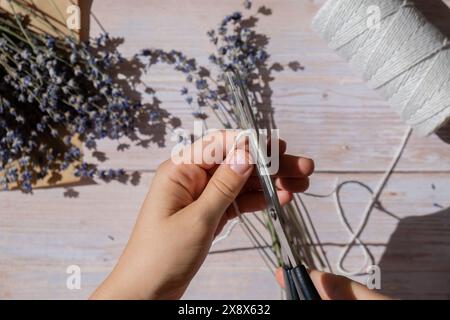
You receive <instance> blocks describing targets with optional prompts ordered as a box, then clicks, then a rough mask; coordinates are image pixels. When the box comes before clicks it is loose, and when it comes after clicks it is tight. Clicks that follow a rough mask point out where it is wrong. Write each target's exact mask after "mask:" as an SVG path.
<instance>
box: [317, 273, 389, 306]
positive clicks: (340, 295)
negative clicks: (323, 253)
mask: <svg viewBox="0 0 450 320" xmlns="http://www.w3.org/2000/svg"><path fill="white" fill-rule="evenodd" d="M310 276H311V280H312V281H313V282H314V285H315V286H316V288H317V290H318V291H319V294H320V296H321V297H322V299H325V300H385V299H389V298H388V297H386V296H384V295H382V294H379V293H378V292H375V291H373V290H370V289H368V288H367V287H366V286H363V285H362V284H360V283H358V282H355V281H352V280H350V279H348V278H346V277H343V276H337V275H334V274H329V273H323V272H319V271H315V270H312V271H311V272H310Z"/></svg>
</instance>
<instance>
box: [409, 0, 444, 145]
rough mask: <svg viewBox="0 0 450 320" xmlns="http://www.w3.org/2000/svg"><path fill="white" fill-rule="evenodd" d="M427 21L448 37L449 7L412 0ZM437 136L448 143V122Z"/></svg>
mask: <svg viewBox="0 0 450 320" xmlns="http://www.w3.org/2000/svg"><path fill="white" fill-rule="evenodd" d="M412 2H413V3H414V5H415V6H416V7H417V8H418V9H419V10H420V12H422V14H423V15H424V16H425V17H426V18H427V20H428V21H430V22H431V23H433V25H435V26H436V27H437V28H438V29H439V30H440V31H441V32H442V33H443V34H444V35H446V36H447V37H448V38H450V8H449V7H448V6H447V5H446V4H445V3H444V2H443V1H442V0H412ZM436 134H437V136H438V137H439V138H440V139H441V140H442V141H444V142H445V143H447V144H450V122H449V123H448V124H447V125H446V126H444V127H442V128H441V129H439V130H438V131H437V132H436Z"/></svg>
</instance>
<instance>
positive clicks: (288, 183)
mask: <svg viewBox="0 0 450 320" xmlns="http://www.w3.org/2000/svg"><path fill="white" fill-rule="evenodd" d="M274 183H275V188H277V189H278V190H285V191H289V192H292V193H297V192H304V191H306V190H307V189H308V188H309V178H279V177H278V178H275V179H274ZM244 190H246V191H259V190H262V188H261V183H260V181H259V178H258V177H250V178H249V179H248V182H247V183H246V184H245V187H244Z"/></svg>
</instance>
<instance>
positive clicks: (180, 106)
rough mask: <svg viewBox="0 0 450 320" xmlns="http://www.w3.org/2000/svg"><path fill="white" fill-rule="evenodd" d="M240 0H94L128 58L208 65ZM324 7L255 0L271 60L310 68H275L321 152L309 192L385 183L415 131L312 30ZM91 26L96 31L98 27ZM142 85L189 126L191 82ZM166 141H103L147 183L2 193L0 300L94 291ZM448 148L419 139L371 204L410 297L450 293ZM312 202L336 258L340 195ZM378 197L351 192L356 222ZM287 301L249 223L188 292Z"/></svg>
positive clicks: (379, 246) (295, 122) (377, 253)
mask: <svg viewBox="0 0 450 320" xmlns="http://www.w3.org/2000/svg"><path fill="white" fill-rule="evenodd" d="M241 2H242V1H241V0H229V1H228V0H227V1H219V0H208V1H205V0H186V1H175V0H166V1H156V0H152V1H149V0H129V1H119V0H110V1H94V3H93V11H94V12H95V14H96V16H97V17H98V18H99V19H100V20H101V21H102V23H103V25H104V26H105V28H106V29H107V30H108V31H109V32H110V33H111V34H112V35H113V36H118V37H123V38H124V39H125V40H124V41H125V42H124V44H123V45H122V46H121V50H122V51H123V52H124V54H125V56H128V57H130V56H132V55H133V54H134V53H136V52H137V51H138V50H140V49H142V48H143V47H161V48H164V49H172V48H175V49H179V50H182V51H184V52H186V53H187V54H188V55H190V56H192V57H195V58H196V59H198V61H200V63H202V64H205V65H206V64H207V57H208V55H209V53H210V52H211V50H212V48H211V47H210V45H209V43H208V41H207V38H206V36H205V31H206V30H208V29H209V28H211V27H215V26H216V25H217V24H218V22H219V21H220V19H221V18H222V17H223V16H224V15H225V14H227V13H229V12H233V11H235V10H236V9H237V8H239V7H240V5H241ZM323 2H324V1H323V0H320V1H309V0H301V1H299V0H283V1H275V0H267V1H255V3H256V6H257V7H258V6H260V5H266V6H267V7H268V8H271V9H272V15H270V16H266V17H260V18H261V19H260V22H259V23H258V30H260V31H261V32H264V33H267V34H268V35H270V40H271V41H270V49H269V50H270V52H271V55H272V56H271V60H272V61H273V62H280V63H282V64H287V63H289V62H291V61H294V60H298V61H299V62H301V63H302V65H304V66H305V67H306V69H305V70H304V71H301V72H293V71H290V70H286V71H284V72H280V73H277V74H275V80H274V81H273V82H272V90H273V92H274V94H273V107H274V109H275V117H276V122H277V126H278V127H279V128H280V130H281V134H282V135H283V137H285V138H286V140H287V141H288V143H289V147H288V149H289V151H290V152H291V153H296V154H303V155H306V156H309V157H313V158H314V159H315V160H316V162H317V169H318V171H319V173H317V174H315V176H314V177H313V180H312V184H311V190H310V191H311V192H313V193H320V194H326V193H328V192H330V191H331V190H332V189H333V187H334V184H335V181H336V179H337V178H338V177H339V180H340V181H346V180H356V181H361V182H363V183H364V184H367V185H368V186H369V187H370V188H374V187H375V186H376V184H377V183H378V180H379V179H380V178H381V174H380V172H382V171H384V170H385V168H386V166H387V164H388V163H389V161H390V160H391V158H392V156H393V155H394V153H395V150H396V148H397V146H398V144H399V142H400V140H401V137H402V135H403V132H404V131H405V130H406V127H405V126H404V125H403V124H402V123H401V122H400V120H399V118H398V116H397V115H396V114H394V113H393V112H392V111H391V110H390V109H389V107H388V106H387V104H386V103H385V102H383V101H382V100H381V99H380V98H378V97H377V96H376V95H375V94H374V93H373V92H371V91H370V90H369V89H367V87H366V86H365V84H363V83H362V82H361V81H360V80H359V78H358V77H356V76H354V75H353V74H352V72H351V71H350V70H349V68H348V66H347V64H346V63H345V62H343V61H342V60H340V59H339V57H337V56H336V55H335V54H334V53H333V52H332V51H331V50H329V49H328V48H327V47H326V45H325V44H324V43H323V42H322V41H321V40H320V39H319V38H318V37H317V36H316V35H315V34H314V33H312V31H311V29H310V21H311V19H312V16H313V15H314V14H315V12H317V10H318V8H319V6H320V4H322V3H323ZM446 2H447V4H450V1H446ZM429 10H431V9H429ZM91 31H92V34H95V33H97V32H99V28H98V26H96V25H95V22H92V28H91ZM142 80H143V81H145V82H146V83H147V84H148V85H150V86H151V87H153V88H154V89H155V90H156V91H157V92H158V96H159V97H160V98H161V100H162V101H163V104H162V107H163V108H165V109H167V110H169V111H170V112H172V113H173V114H174V115H176V116H178V117H180V118H181V120H182V122H183V125H184V126H185V127H187V128H191V127H192V117H191V115H190V110H189V109H188V108H187V107H186V106H185V105H184V103H183V102H182V99H181V97H180V96H179V94H178V91H179V88H180V87H181V86H183V79H182V77H181V76H180V75H178V74H175V73H173V72H172V71H171V70H170V68H164V67H159V68H155V69H154V70H153V71H152V73H151V74H149V75H145V76H143V77H142ZM144 97H148V96H146V95H145V94H144ZM212 123H213V124H214V122H212ZM169 140H170V136H169V135H167V136H166V147H164V148H161V147H158V146H156V145H151V146H150V147H149V148H142V147H132V148H131V149H130V150H128V151H127V152H119V151H117V150H116V147H117V143H116V142H113V141H104V142H102V143H101V145H100V146H101V149H102V150H104V151H105V155H104V156H105V157H106V158H107V159H106V161H104V162H100V165H101V166H104V167H124V168H126V169H127V170H138V171H139V172H140V173H141V179H140V182H139V184H137V185H136V186H133V185H130V184H129V185H122V184H119V183H117V182H112V183H109V184H107V183H104V182H100V181H97V182H96V184H92V183H86V184H85V185H80V186H76V187H74V190H75V191H74V190H72V189H67V188H66V189H62V188H50V189H46V190H36V191H35V193H34V195H32V196H27V195H23V194H21V193H20V192H9V193H0V298H4V299H8V298H20V299H25V298H41V299H54V298H64V299H84V298H86V297H88V295H89V294H90V292H92V290H94V288H95V287H96V286H97V285H98V284H99V283H100V282H101V280H102V279H103V278H104V277H105V276H106V275H107V273H108V272H109V271H110V270H111V268H112V266H113V265H114V263H115V261H116V259H117V258H118V256H119V254H120V252H121V250H122V249H123V247H124V245H125V243H126V241H127V239H128V236H129V233H130V230H131V228H132V226H133V224H134V220H135V218H136V215H137V212H138V210H139V207H140V204H141V202H142V200H143V198H144V196H145V194H146V192H147V187H148V185H149V183H150V181H151V178H152V175H153V171H154V170H155V169H156V167H157V165H158V164H159V163H160V162H161V161H162V160H164V159H166V158H167V157H168V155H169V154H170V145H171V142H170V141H169ZM121 142H122V141H121ZM449 156H450V151H449V145H448V144H446V143H444V142H443V141H442V140H441V139H439V138H438V137H437V136H432V137H430V138H428V139H422V138H417V137H414V138H413V139H412V141H411V143H410V144H409V145H408V147H407V150H406V152H405V155H404V157H403V159H402V161H401V163H400V164H399V168H398V169H399V171H400V172H399V173H395V174H394V175H393V177H392V178H391V180H390V182H389V184H388V185H387V187H386V189H385V191H384V192H383V195H382V197H381V203H382V205H383V207H384V209H385V210H384V211H382V210H380V209H375V210H374V211H373V213H372V216H371V218H370V222H369V225H368V227H367V229H366V230H365V231H364V232H363V234H362V238H363V239H364V240H365V241H366V242H367V244H368V246H369V248H370V250H371V252H372V254H373V256H374V258H375V262H376V263H378V264H379V265H380V267H381V271H382V288H383V291H384V292H385V293H388V294H391V295H393V296H396V297H400V298H411V297H412V298H426V297H433V298H449V289H448V288H450V286H449V284H450V280H449V274H450V258H449V255H448V254H447V252H449V250H448V245H449V242H450V225H449V221H450V220H449V215H450V212H449V210H448V209H447V208H449V207H450V199H449V197H448V194H449V192H450V184H449V179H450V161H448V159H449V158H450V157H449ZM94 160H95V159H94ZM320 172H321V173H320ZM77 193H79V194H78V195H77ZM64 194H65V195H64ZM70 196H73V198H71V197H70ZM75 196H76V197H75ZM302 199H304V201H305V204H306V206H307V208H308V209H309V211H310V214H311V218H312V220H313V221H314V223H315V226H316V228H317V232H318V234H319V235H320V239H321V241H322V242H323V243H322V244H323V246H324V248H325V250H326V252H327V256H328V257H329V260H330V263H331V265H332V266H333V267H334V266H335V264H336V261H337V259H338V257H339V255H340V253H341V252H342V249H343V246H344V245H345V243H346V242H347V240H348V239H349V236H348V234H347V233H346V230H345V229H344V228H343V227H342V226H341V224H340V221H339V218H338V216H337V215H336V210H335V207H334V202H333V200H332V198H324V199H317V198H312V197H308V196H302ZM368 199H369V193H368V191H367V190H365V189H364V188H362V187H361V186H359V187H358V186H356V185H348V186H347V187H345V188H344V189H343V190H342V201H343V204H344V208H345V212H346V214H347V216H348V219H349V221H350V224H351V225H352V226H356V225H357V224H358V223H359V219H360V215H361V212H362V211H363V209H364V207H365V205H366V203H367V201H368ZM385 211H387V212H388V213H386V212H385ZM361 262H362V257H361V253H360V251H359V248H357V247H355V248H354V249H352V251H351V253H350V255H349V258H348V260H346V261H345V265H346V266H347V267H349V268H356V267H358V266H359V265H360V263H361ZM72 264H75V265H79V266H80V267H81V268H82V271H83V278H82V290H81V291H70V290H67V288H66V286H65V283H66V279H67V274H66V273H65V272H66V268H67V266H69V265H72ZM357 279H358V280H359V281H362V282H364V281H365V279H364V278H357ZM279 297H280V293H279V289H278V287H277V285H276V283H275V281H274V280H273V277H272V274H271V273H270V272H269V271H268V270H267V268H266V267H265V266H264V264H263V263H262V261H261V259H260V258H259V256H258V253H257V251H256V250H254V249H252V245H251V243H250V242H249V240H248V239H247V238H246V237H245V235H244V234H243V232H242V230H241V229H240V228H236V229H235V230H234V231H233V233H232V234H231V236H230V237H229V238H228V239H227V240H226V241H224V242H222V243H220V244H218V245H217V247H215V248H213V249H212V254H210V256H209V257H208V258H207V261H206V263H205V265H204V267H203V268H202V269H201V271H200V273H199V275H198V276H197V277H196V278H195V279H194V281H193V283H192V285H191V287H190V288H189V290H188V292H187V294H186V296H185V298H194V299H197V298H212V299H223V298H231V299H245V298H247V299H248V298H254V299H262V298H265V299H279Z"/></svg>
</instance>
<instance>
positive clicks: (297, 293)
mask: <svg viewBox="0 0 450 320" xmlns="http://www.w3.org/2000/svg"><path fill="white" fill-rule="evenodd" d="M225 81H226V86H227V89H228V93H229V94H230V96H231V99H232V103H233V105H234V109H235V113H236V115H237V118H238V121H239V126H240V129H243V130H248V131H249V132H253V135H250V139H249V140H250V143H251V145H252V147H253V148H251V149H252V150H253V153H252V156H253V159H254V161H255V165H256V168H257V171H258V176H259V180H260V183H261V187H262V190H263V193H264V197H265V200H266V202H267V210H268V213H269V217H270V219H271V220H272V223H273V225H274V228H275V232H276V234H277V236H278V239H279V241H280V246H281V255H282V260H283V266H282V267H283V277H284V283H285V287H286V288H285V289H286V297H287V299H288V300H321V298H320V295H319V293H318V292H317V289H316V288H315V287H314V284H313V282H312V280H311V278H310V276H309V273H308V270H307V269H306V267H305V266H304V265H303V264H302V262H301V261H299V259H298V255H295V254H294V246H293V241H292V240H291V239H290V238H289V237H288V236H287V235H288V233H287V232H286V231H285V230H287V228H288V223H287V219H286V214H285V212H284V210H283V207H282V206H281V204H280V201H279V199H278V195H277V192H276V189H275V186H274V184H273V181H272V178H271V176H270V174H269V170H268V167H267V164H266V159H265V156H264V155H263V153H262V151H261V149H260V148H259V146H258V143H257V141H258V139H259V130H258V124H257V122H256V120H255V116H254V112H253V109H252V105H251V104H250V100H249V98H248V92H247V89H246V86H245V83H244V82H243V80H242V78H241V76H240V74H239V72H238V71H237V70H235V69H234V68H229V70H227V71H226V72H225Z"/></svg>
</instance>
